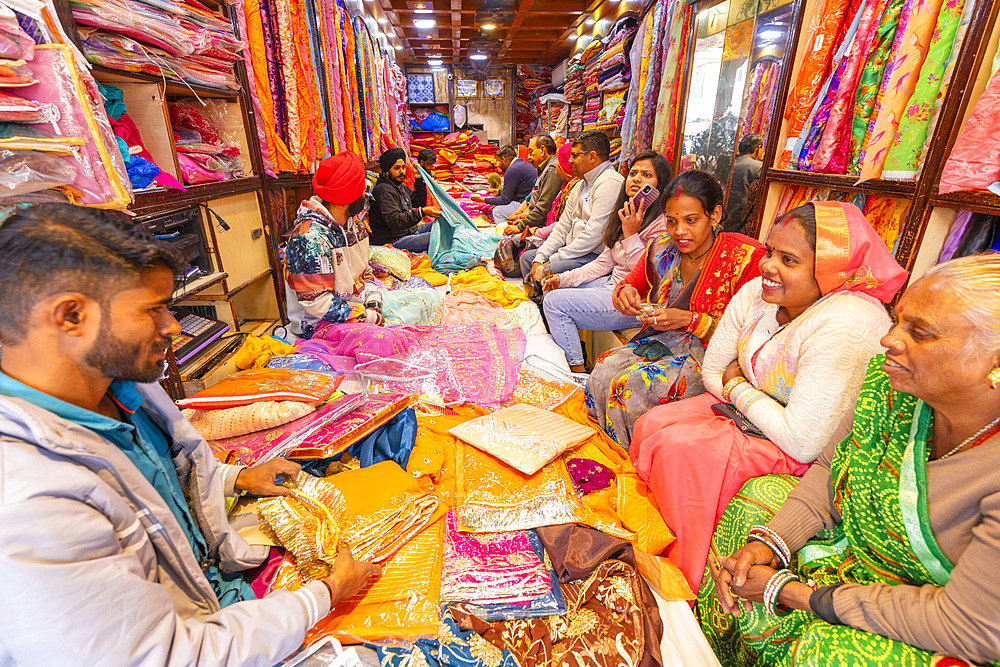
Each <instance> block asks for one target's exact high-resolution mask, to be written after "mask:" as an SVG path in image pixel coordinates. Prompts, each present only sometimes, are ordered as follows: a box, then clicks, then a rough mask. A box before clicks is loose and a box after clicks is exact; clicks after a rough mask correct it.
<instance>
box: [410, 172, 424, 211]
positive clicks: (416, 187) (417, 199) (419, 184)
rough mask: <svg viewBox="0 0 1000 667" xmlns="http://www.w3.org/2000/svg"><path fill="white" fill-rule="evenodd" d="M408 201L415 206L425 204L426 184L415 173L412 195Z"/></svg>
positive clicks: (419, 206) (418, 206)
mask: <svg viewBox="0 0 1000 667" xmlns="http://www.w3.org/2000/svg"><path fill="white" fill-rule="evenodd" d="M410 202H411V203H412V204H413V205H414V206H415V207H417V208H423V207H424V206H427V184H426V183H424V179H422V178H420V174H417V178H416V180H414V182H413V196H412V197H410Z"/></svg>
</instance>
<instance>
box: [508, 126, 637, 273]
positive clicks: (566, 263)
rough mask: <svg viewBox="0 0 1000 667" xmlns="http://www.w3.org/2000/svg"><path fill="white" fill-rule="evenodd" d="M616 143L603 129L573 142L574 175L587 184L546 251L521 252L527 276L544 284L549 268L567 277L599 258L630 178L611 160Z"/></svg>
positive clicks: (577, 192)
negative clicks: (619, 196) (617, 203)
mask: <svg viewBox="0 0 1000 667" xmlns="http://www.w3.org/2000/svg"><path fill="white" fill-rule="evenodd" d="M610 155H611V141H610V140H609V139H608V135H606V134H605V133H604V132H601V131H600V130H588V131H587V132H583V133H581V134H579V135H578V136H577V137H576V138H575V139H573V152H572V153H570V159H571V160H572V161H573V172H574V173H575V174H576V175H577V177H579V178H582V179H583V180H582V181H581V182H580V183H579V184H578V185H577V187H575V188H574V189H573V192H572V193H571V194H570V198H569V199H568V200H567V202H566V208H565V210H564V211H563V214H562V217H561V218H559V220H558V221H556V223H555V225H554V226H553V228H552V233H551V234H549V238H547V239H546V240H545V243H543V244H542V247H540V248H538V249H533V250H526V251H525V252H524V253H522V254H521V275H523V276H526V277H527V279H528V280H531V281H533V282H536V283H541V282H542V274H543V272H544V270H545V265H546V264H551V265H552V266H551V267H550V268H551V269H552V272H553V273H563V272H565V271H570V270H572V269H575V268H577V267H580V266H583V265H584V264H586V263H588V262H590V261H592V260H594V259H597V256H598V255H599V254H600V253H601V250H602V249H603V247H604V243H603V241H602V238H603V236H604V227H605V226H606V225H607V224H608V218H609V217H610V216H611V215H612V214H613V211H612V209H613V208H614V207H615V202H617V201H618V195H619V193H620V191H621V187H622V183H624V182H625V179H624V178H623V177H622V175H621V174H619V173H618V172H617V171H615V169H614V167H613V166H612V165H611V163H610V162H608V158H609V156H610Z"/></svg>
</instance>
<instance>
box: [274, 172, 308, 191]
mask: <svg viewBox="0 0 1000 667" xmlns="http://www.w3.org/2000/svg"><path fill="white" fill-rule="evenodd" d="M312 179H313V175H312V174H279V175H278V177H277V178H273V177H271V176H268V177H267V184H268V185H269V186H271V187H279V188H300V187H312Z"/></svg>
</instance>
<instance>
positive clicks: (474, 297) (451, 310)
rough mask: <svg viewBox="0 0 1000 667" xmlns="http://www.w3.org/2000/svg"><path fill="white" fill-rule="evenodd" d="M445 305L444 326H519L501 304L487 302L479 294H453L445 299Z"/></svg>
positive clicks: (442, 321) (463, 292)
mask: <svg viewBox="0 0 1000 667" xmlns="http://www.w3.org/2000/svg"><path fill="white" fill-rule="evenodd" d="M444 305H445V306H446V307H447V312H446V313H445V316H444V319H442V320H441V324H442V325H444V326H451V327H458V326H465V325H468V324H475V323H476V322H492V323H493V324H496V325H497V326H499V327H513V326H517V322H516V321H515V320H514V319H513V318H511V316H510V315H509V314H508V312H507V311H506V310H505V309H504V308H503V307H502V306H500V304H497V303H493V302H492V301H489V300H487V299H486V297H484V296H483V295H482V294H480V293H479V292H472V291H468V290H461V291H458V292H452V293H450V294H448V295H447V296H446V297H445V298H444Z"/></svg>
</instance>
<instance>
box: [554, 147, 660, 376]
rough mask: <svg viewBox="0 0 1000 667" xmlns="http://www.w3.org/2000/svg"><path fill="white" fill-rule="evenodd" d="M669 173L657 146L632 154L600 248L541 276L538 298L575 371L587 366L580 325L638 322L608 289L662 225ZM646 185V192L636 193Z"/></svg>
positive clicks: (594, 327)
mask: <svg viewBox="0 0 1000 667" xmlns="http://www.w3.org/2000/svg"><path fill="white" fill-rule="evenodd" d="M670 177H671V169H670V163H669V162H667V160H666V158H664V157H663V156H662V155H660V154H659V153H657V152H656V151H646V152H644V153H639V155H637V156H636V157H635V159H634V160H632V164H631V165H630V166H629V172H628V176H627V177H626V178H625V182H624V183H623V184H622V190H621V193H620V194H619V195H618V203H617V204H616V205H615V209H614V210H616V211H618V215H612V216H611V217H610V218H609V219H608V226H607V228H606V229H605V231H604V245H605V246H606V248H605V250H604V252H603V253H601V255H600V256H599V257H598V258H597V259H595V260H594V261H592V262H589V263H587V264H584V265H583V266H581V267H580V268H578V269H573V270H572V271H566V272H565V273H560V274H555V275H551V276H547V277H546V278H545V279H544V280H543V281H542V289H543V290H544V291H545V292H546V294H545V300H544V301H543V302H542V308H543V310H544V311H545V320H546V322H548V325H549V331H550V332H551V333H552V337H553V338H555V341H556V343H558V344H559V347H561V348H562V349H563V352H565V353H566V361H567V362H569V365H570V368H571V369H572V370H573V371H575V372H583V371H584V370H586V369H585V367H584V363H583V361H584V359H583V347H582V345H581V344H580V333H579V329H589V330H591V331H614V330H615V329H628V328H631V327H637V326H639V321H638V320H637V319H636V318H635V316H634V315H623V314H622V313H621V312H619V311H618V310H617V309H616V308H615V306H614V304H613V303H612V301H611V293H612V292H613V290H614V287H615V285H616V284H618V281H619V280H621V279H622V278H624V277H625V276H626V275H628V273H629V271H631V270H632V269H633V267H635V265H636V262H638V261H639V258H640V257H641V256H642V253H643V251H644V250H645V249H646V244H648V243H649V242H650V241H652V240H653V239H655V238H657V237H658V236H661V235H662V234H663V233H664V232H665V231H666V222H665V220H664V218H663V200H664V197H663V195H661V194H659V188H662V187H665V186H666V184H667V183H668V182H669V181H670ZM647 185H648V186H649V188H647V192H645V193H643V196H641V197H637V195H639V193H640V191H641V190H642V189H643V187H644V186H647ZM651 195H652V196H651ZM567 288H573V289H567Z"/></svg>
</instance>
